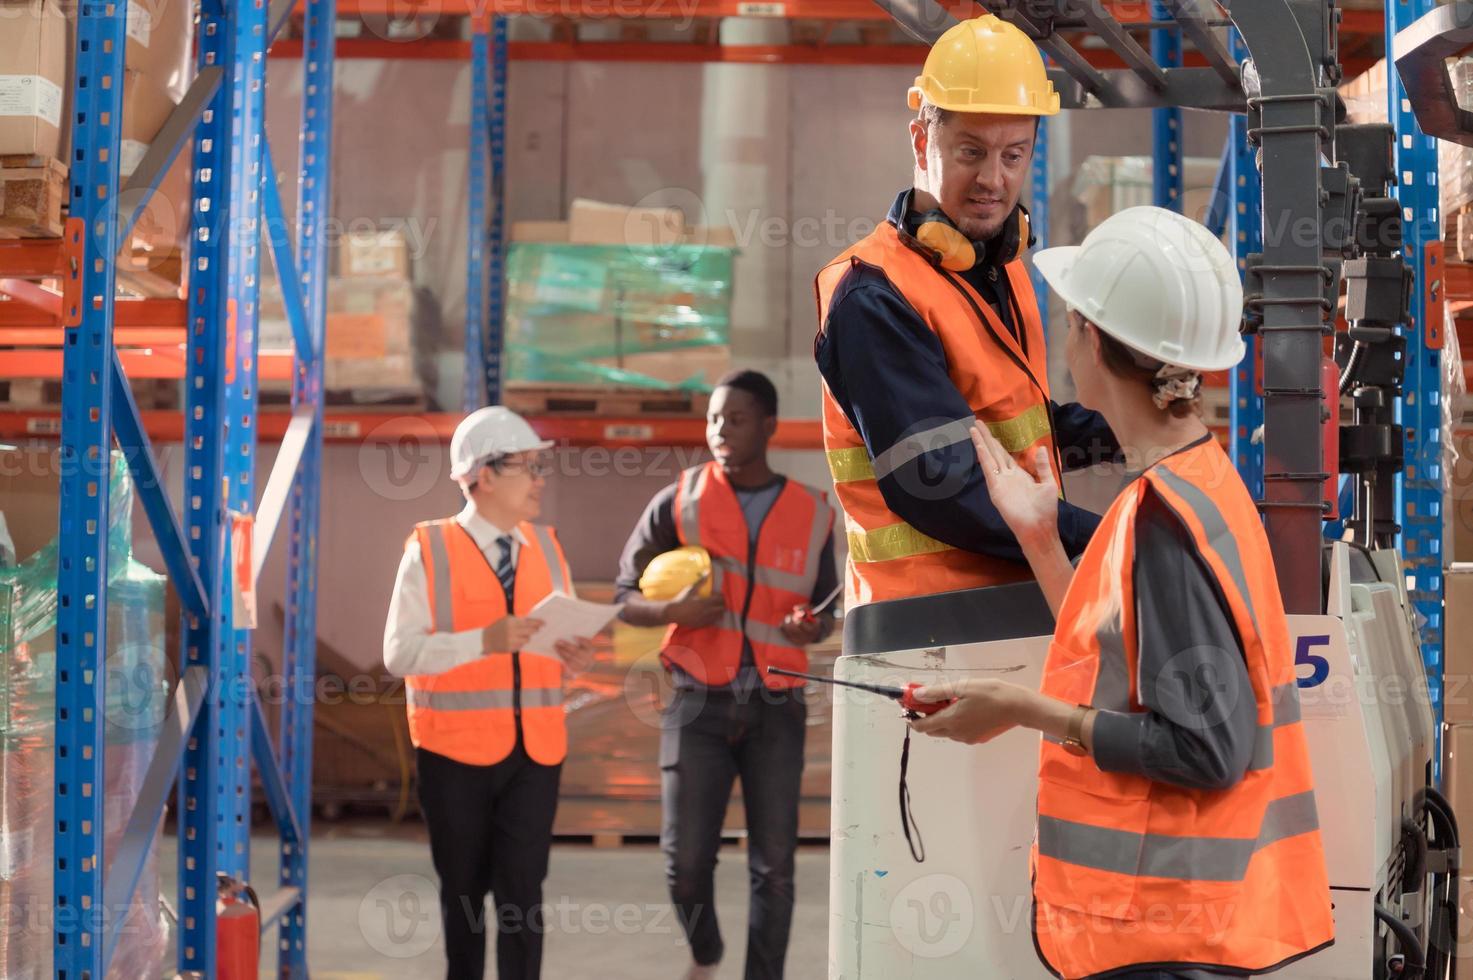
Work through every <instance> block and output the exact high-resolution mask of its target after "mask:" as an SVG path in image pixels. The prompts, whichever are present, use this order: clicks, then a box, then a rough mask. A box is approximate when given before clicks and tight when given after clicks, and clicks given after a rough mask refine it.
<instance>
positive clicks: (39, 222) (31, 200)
mask: <svg viewBox="0 0 1473 980" xmlns="http://www.w3.org/2000/svg"><path fill="white" fill-rule="evenodd" d="M66 177H67V169H66V164H64V163H62V162H61V161H59V160H53V159H51V158H50V157H39V156H0V238H60V237H61V233H62V230H63V228H64V227H65V225H66V215H65V205H66V198H67V180H66Z"/></svg>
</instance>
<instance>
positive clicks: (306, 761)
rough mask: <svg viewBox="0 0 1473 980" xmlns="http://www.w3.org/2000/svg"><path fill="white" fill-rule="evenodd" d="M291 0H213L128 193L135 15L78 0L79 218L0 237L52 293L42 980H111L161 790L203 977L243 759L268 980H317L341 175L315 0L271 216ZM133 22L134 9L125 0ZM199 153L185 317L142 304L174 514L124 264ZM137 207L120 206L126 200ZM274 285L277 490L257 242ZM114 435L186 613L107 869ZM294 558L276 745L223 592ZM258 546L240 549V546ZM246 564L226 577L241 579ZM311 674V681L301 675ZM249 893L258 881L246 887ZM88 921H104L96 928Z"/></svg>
mask: <svg viewBox="0 0 1473 980" xmlns="http://www.w3.org/2000/svg"><path fill="white" fill-rule="evenodd" d="M292 6H293V4H292V3H291V2H289V0H276V2H275V3H273V4H271V6H270V7H269V8H268V7H267V5H266V3H265V2H264V0H240V2H224V0H202V3H201V7H200V10H199V16H198V25H197V38H198V40H197V59H198V69H199V71H198V75H197V78H196V80H195V82H194V84H193V86H192V87H191V89H190V90H189V93H188V94H187V96H186V98H185V99H184V101H183V103H182V104H181V105H180V107H179V108H178V110H177V111H176V112H175V114H174V116H173V117H172V118H171V119H170V120H169V122H168V124H167V125H166V126H165V127H164V130H163V131H162V132H161V133H160V135H159V136H158V138H157V139H156V140H155V141H154V143H153V144H152V146H151V147H150V149H149V152H148V154H147V156H146V157H145V158H144V160H143V162H142V163H141V164H140V165H139V166H138V167H137V169H136V170H135V172H134V174H133V175H132V177H131V178H130V179H129V181H128V182H127V183H126V184H125V185H124V184H123V183H122V181H121V180H120V177H119V170H118V161H119V143H120V131H121V126H120V122H121V109H122V90H123V86H122V79H123V71H124V67H125V66H124V51H125V44H124V38H125V32H126V23H125V18H126V17H127V16H129V14H128V13H127V11H128V9H129V5H125V4H118V3H112V2H102V0H83V2H82V3H81V4H80V9H79V11H78V20H77V39H76V50H75V78H74V84H73V97H74V109H73V115H72V118H71V119H70V121H69V124H70V125H71V127H72V133H73V147H74V149H73V151H72V156H71V159H70V161H69V164H70V188H69V195H68V197H69V200H70V219H69V222H68V225H67V235H66V237H65V238H64V239H63V240H62V241H61V242H37V241H19V242H11V241H8V242H0V276H5V277H9V278H8V279H7V282H8V283H12V288H14V289H17V290H18V291H19V292H20V293H21V294H22V295H29V296H31V297H32V298H33V299H34V298H35V297H38V296H40V297H42V299H41V300H39V303H40V305H42V306H48V305H50V304H48V301H47V300H46V299H45V295H46V294H43V292H42V291H33V292H29V293H28V292H27V287H24V286H19V287H16V286H13V282H14V280H15V279H19V278H24V277H30V278H52V277H54V276H56V275H57V274H58V273H60V278H61V280H62V282H63V284H64V287H65V293H64V295H63V297H62V302H61V303H60V304H59V306H60V309H59V311H56V312H59V314H60V319H61V325H62V326H63V328H64V333H63V339H62V342H61V343H62V358H61V361H62V363H61V377H62V406H61V414H60V424H59V428H60V439H61V464H62V476H61V487H60V494H61V507H60V510H61V518H60V540H61V550H60V554H59V572H58V613H57V683H56V691H57V694H56V747H55V759H56V809H55V826H54V828H53V831H54V839H55V864H54V868H53V871H54V880H55V896H54V898H55V907H56V910H57V915H56V926H55V929H54V936H53V943H54V947H53V948H54V953H55V966H54V975H55V976H56V977H57V978H58V980H87V978H101V977H102V976H104V975H105V973H106V969H107V964H108V961H109V957H110V956H111V955H112V953H113V951H114V949H115V948H116V945H117V939H118V936H117V928H118V926H119V924H120V923H121V921H122V918H123V915H122V913H123V911H124V910H125V909H126V908H127V907H128V906H129V904H130V902H131V899H132V895H133V892H134V890H135V889H136V886H137V883H138V880H139V878H140V875H141V873H142V868H143V866H144V863H145V859H146V857H147V854H148V850H149V848H150V846H151V845H152V841H153V838H154V834H155V831H156V828H157V827H158V826H159V822H160V819H161V817H162V815H163V812H164V808H165V805H166V802H167V800H168V797H169V795H170V793H171V791H173V790H174V789H175V787H176V784H177V791H178V825H179V837H180V849H179V850H180V860H179V872H178V874H179V935H180V943H179V951H178V966H179V969H180V970H181V971H195V972H197V973H198V974H199V975H202V976H206V977H208V976H214V975H215V974H216V948H215V935H216V933H215V929H216V922H215V920H216V914H215V908H216V896H217V887H218V886H217V874H225V875H229V876H233V877H235V878H238V879H241V880H245V879H246V877H247V871H248V862H249V856H250V855H249V852H250V821H249V808H250V788H251V764H252V761H253V760H254V763H255V766H256V768H257V770H258V771H259V773H260V777H261V784H262V786H263V787H264V792H265V796H266V798H267V801H268V803H269V804H270V808H271V811H272V813H273V815H274V817H275V820H276V824H277V827H278V828H279V830H280V836H281V848H280V857H281V863H280V883H279V884H280V887H279V888H278V889H277V890H276V891H275V892H274V893H273V894H267V895H264V896H263V901H262V920H263V928H270V927H278V928H279V942H278V943H277V947H278V952H279V956H278V969H279V972H280V975H281V976H283V977H286V976H296V977H300V976H305V975H306V933H305V931H306V916H305V910H306V889H307V837H308V819H309V817H310V812H311V811H310V792H311V771H312V770H311V748H312V740H311V734H312V698H311V691H312V690H313V685H312V682H311V679H312V678H313V677H314V676H315V657H314V644H315V637H316V624H315V607H316V603H315V580H316V566H317V519H318V508H319V478H320V473H321V451H322V450H321V447H322V413H321V407H320V406H321V399H320V391H321V386H322V368H321V355H322V349H323V323H324V316H325V305H326V294H325V289H326V274H327V262H326V254H325V243H324V228H325V221H326V218H327V212H328V201H329V180H330V173H331V154H330V146H331V139H330V134H331V127H332V90H333V85H332V78H333V63H334V43H333V33H334V23H335V20H336V12H335V3H334V0H309V2H308V3H306V5H305V19H304V38H303V41H302V47H303V50H304V52H305V55H304V67H303V71H304V76H305V84H304V93H305V94H304V98H303V105H302V113H301V127H300V134H301V144H300V164H299V167H298V172H297V181H298V194H297V212H296V220H295V222H294V227H295V239H294V238H293V235H292V233H291V230H290V228H289V225H288V223H287V221H286V220H285V215H284V214H283V211H282V203H281V197H280V194H279V192H278V189H277V183H276V181H277V174H276V171H275V170H274V168H273V165H272V157H271V151H270V146H269V143H268V141H267V139H266V136H265V129H264V110H265V104H264V98H265V81H266V51H267V48H268V47H269V46H270V43H271V40H272V38H273V37H274V36H275V34H276V32H277V31H278V30H279V29H280V28H281V26H282V25H283V24H284V22H285V21H286V19H287V17H288V16H289V15H290V14H291V11H292ZM133 9H138V8H136V7H134V8H133ZM186 142H187V143H189V144H190V145H191V148H192V152H193V167H192V173H193V181H192V197H193V201H192V224H191V241H190V261H189V266H188V272H187V275H188V282H187V286H188V300H187V303H171V302H170V301H162V302H160V301H154V302H151V303H149V304H148V305H149V310H148V314H147V315H148V316H149V317H152V318H153V322H155V323H156V322H158V320H159V319H160V318H161V317H162V318H163V319H168V318H169V317H170V316H172V317H173V321H172V323H170V324H169V325H168V326H169V327H170V328H171V329H173V330H175V331H176V332H177V333H178V335H179V342H180V343H183V344H185V367H184V372H183V377H184V381H185V388H186V393H185V402H186V407H185V417H184V423H183V427H182V431H181V432H180V435H182V437H183V440H184V458H185V488H184V497H183V513H182V515H181V514H179V513H176V511H175V509H174V506H173V504H172V503H171V502H170V500H169V498H168V495H167V492H166V491H165V489H164V486H163V483H162V480H161V479H160V472H159V468H158V466H157V463H156V461H155V457H154V454H153V451H152V447H151V445H150V438H149V435H148V429H149V427H148V426H146V425H145V423H144V417H143V416H142V415H141V414H140V412H139V410H138V407H137V405H136V404H135V402H134V399H133V396H132V394H131V392H130V389H129V385H128V379H127V377H126V375H125V373H124V367H123V360H122V359H121V358H120V356H119V353H118V351H117V350H116V348H115V345H114V339H115V338H114V327H115V320H116V314H117V313H118V307H127V308H130V311H129V313H125V316H127V315H130V314H131V309H132V308H137V309H141V307H135V304H134V303H133V302H123V301H118V302H116V303H115V281H116V269H117V265H116V256H117V254H118V251H119V248H120V245H121V243H123V242H124V241H126V240H127V238H128V235H129V231H130V229H131V227H132V225H133V223H134V221H135V220H136V218H137V216H138V215H139V214H140V213H141V211H142V208H143V205H144V203H146V200H147V198H148V197H149V195H151V194H152V193H153V191H154V189H155V187H156V186H157V184H158V181H159V178H160V175H162V174H163V173H164V172H165V171H166V170H167V169H168V167H169V165H170V164H171V163H172V162H173V160H174V158H175V157H176V156H177V155H178V154H179V153H180V151H181V150H182V149H183V148H184V146H185V145H186ZM120 200H121V201H125V202H128V204H129V206H128V207H126V208H123V207H120V205H119V201H120ZM263 238H264V240H265V241H266V242H267V244H268V245H269V248H270V250H271V253H272V257H273V259H274V261H275V264H276V268H277V271H278V273H279V276H280V279H281V282H282V284H283V291H284V292H285V294H286V297H285V298H286V306H287V311H288V318H289V319H290V321H291V326H292V331H293V339H294V343H295V349H296V353H295V359H294V365H293V369H292V373H293V379H294V380H293V392H292V413H291V418H290V422H289V423H288V424H287V425H286V428H285V432H284V433H283V434H282V446H281V450H280V453H279V455H278V458H277V461H276V464H275V468H274V470H273V472H272V473H271V476H270V479H269V480H268V481H267V484H266V486H265V487H264V489H263V490H262V491H261V493H260V496H259V499H258V497H257V494H256V486H255V475H254V468H255V443H256V438H257V432H256V428H257V426H256V382H257V375H258V367H259V364H260V357H259V355H258V350H257V340H256V320H257V310H256V308H257V299H258V294H259V280H260V264H261V254H260V243H261V242H262V240H263ZM114 443H116V446H117V448H118V449H119V450H121V451H122V453H123V454H124V455H125V456H126V458H127V460H128V464H129V467H130V469H131V472H132V476H133V479H134V483H135V485H136V488H137V492H138V494H139V497H140V499H141V500H142V502H143V505H144V509H145V511H146V513H147V516H148V518H149V521H150V523H151V525H152V527H153V531H154V535H155V537H156V538H157V540H158V543H159V546H160V550H161V552H162V553H163V555H164V559H165V563H166V565H167V567H168V571H169V574H170V577H171V578H172V580H173V583H174V586H175V589H176V590H177V592H178V593H179V595H180V597H181V605H182V607H183V619H184V622H183V624H182V629H181V635H182V651H181V661H182V663H181V665H180V680H179V683H178V685H177V687H176V689H175V691H174V692H173V696H172V699H171V707H170V710H169V713H168V716H167V718H166V720H165V722H164V726H163V729H162V732H161V734H160V737H159V742H158V747H157V750H156V752H155V755H154V758H153V760H152V763H151V765H150V767H149V770H148V773H147V775H146V778H145V781H144V784H143V787H142V790H141V793H140V796H139V799H138V803H137V805H136V807H135V809H134V811H133V813H132V814H131V816H130V817H129V819H128V822H127V827H126V831H125V833H124V835H123V839H122V843H121V844H120V845H119V847H118V849H117V852H116V854H115V855H114V856H113V857H112V858H111V860H110V864H109V865H108V867H107V868H106V869H104V868H103V866H102V863H101V856H102V840H103V812H104V800H103V794H102V792H101V787H102V785H103V773H104V767H105V766H106V765H107V759H106V757H105V751H104V739H103V731H104V717H103V705H104V703H105V702H104V697H103V692H104V685H105V680H106V679H105V669H104V660H105V656H104V651H105V649H106V630H107V609H106V598H105V590H104V585H105V583H106V581H107V549H106V537H107V530H106V529H107V526H108V513H109V501H108V479H107V472H108V466H109V463H108V460H109V457H110V454H111V451H112V449H113V447H114ZM282 523H285V525H286V526H287V533H286V538H287V542H286V547H287V548H288V549H289V556H288V558H289V560H288V579H289V580H288V586H287V588H288V592H287V605H288V610H287V616H286V628H285V637H284V641H283V644H284V657H285V674H286V681H287V683H286V684H285V685H284V687H285V690H287V691H288V692H291V693H292V694H293V695H294V696H289V697H288V698H287V699H286V701H285V703H284V705H283V707H282V711H281V717H280V730H279V731H278V732H277V733H276V737H275V739H274V742H275V745H274V746H273V739H272V737H271V733H270V732H268V731H267V730H266V727H265V722H264V716H263V714H262V711H261V707H260V704H259V703H258V702H257V700H256V697H255V695H254V693H253V690H254V688H253V685H252V684H251V675H250V671H249V670H248V667H247V665H248V663H249V658H250V648H251V631H250V629H249V626H250V624H248V623H246V622H242V621H240V620H238V619H237V617H236V612H235V607H236V602H235V601H234V597H235V592H236V587H237V586H238V585H240V584H242V582H243V581H244V580H245V577H246V576H245V574H244V571H243V569H245V568H249V569H250V572H251V576H250V577H251V580H254V573H255V572H258V571H259V569H260V567H261V564H262V562H263V559H264V557H265V553H266V551H267V549H268V548H269V546H270V544H271V540H272V537H273V536H274V532H275V530H276V528H277V526H278V525H279V524H282ZM242 546H248V547H249V549H250V552H249V555H246V554H244V553H240V554H237V553H235V550H236V549H238V548H241V547H242ZM237 567H238V568H241V569H242V571H240V572H237V573H235V574H232V568H237ZM303 681H305V683H302V682H303ZM258 884H259V883H258ZM96 910H101V913H102V914H100V915H99V914H97V912H96Z"/></svg>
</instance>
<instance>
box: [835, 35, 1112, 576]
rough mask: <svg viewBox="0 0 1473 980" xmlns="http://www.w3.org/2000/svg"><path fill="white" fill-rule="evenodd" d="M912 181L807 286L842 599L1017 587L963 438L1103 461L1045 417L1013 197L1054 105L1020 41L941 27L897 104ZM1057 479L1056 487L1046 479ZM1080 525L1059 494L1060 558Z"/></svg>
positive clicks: (1043, 366)
mask: <svg viewBox="0 0 1473 980" xmlns="http://www.w3.org/2000/svg"><path fill="white" fill-rule="evenodd" d="M909 105H910V108H911V109H912V110H915V111H916V113H917V115H916V117H915V118H914V119H913V120H912V121H911V123H910V139H911V149H912V152H913V156H914V162H915V168H914V186H913V187H912V188H910V189H907V190H905V191H904V192H902V193H901V194H900V195H899V196H898V197H897V198H896V200H895V202H894V204H893V205H892V207H891V209H890V213H889V215H888V216H887V218H886V220H885V221H884V222H882V223H881V224H880V226H879V227H878V228H877V229H876V230H875V231H874V232H872V233H871V234H870V235H868V236H866V237H865V238H864V239H863V240H862V241H860V242H859V243H858V244H856V245H855V246H853V247H852V248H850V249H848V250H847V251H845V252H844V253H843V254H842V255H840V256H839V257H838V258H836V259H835V260H834V261H833V262H831V263H830V264H829V265H828V266H826V267H825V268H824V269H823V270H822V271H821V272H819V274H818V279H817V282H816V284H815V285H816V289H817V297H818V314H819V331H818V336H817V338H816V340H815V342H814V356H815V359H816V360H817V362H818V368H819V372H820V374H821V375H822V376H823V382H824V386H823V430H824V448H825V449H826V450H827V451H828V460H829V469H830V471H831V473H832V475H833V478H834V483H835V491H836V493H837V494H838V497H839V502H840V503H841V504H842V505H843V508H844V513H845V517H846V526H847V530H848V539H849V583H848V584H849V589H850V600H851V601H852V602H856V603H866V602H873V601H879V600H886V599H896V598H901V597H905V596H913V595H917V594H930V593H937V592H948V591H953V590H957V589H967V588H976V587H980V586H988V585H999V584H1003V583H1006V582H1014V581H1019V580H1023V579H1027V578H1029V577H1030V573H1029V569H1028V565H1027V563H1026V562H1025V561H1024V560H1023V554H1022V551H1021V550H1020V549H1019V547H1018V543H1017V539H1016V538H1015V536H1014V535H1013V533H1012V532H1011V531H1010V530H1009V529H1008V526H1007V524H1006V522H1005V521H1003V520H1002V518H1001V517H1000V516H999V514H998V511H997V508H996V507H995V506H993V503H992V501H991V499H990V498H989V496H988V492H987V484H986V481H985V480H984V479H983V477H982V474H981V472H980V471H979V470H978V467H977V465H976V459H975V456H974V454H973V453H972V451H971V443H970V437H969V435H968V433H969V432H970V430H971V427H972V425H973V423H974V422H981V423H983V424H985V425H986V426H987V427H988V429H989V430H990V431H991V432H992V434H993V436H994V438H996V439H997V440H998V441H999V442H1000V443H1001V444H1002V446H1003V447H1004V448H1005V449H1006V450H1007V451H1008V452H1009V453H1011V454H1012V455H1013V456H1014V457H1015V458H1017V459H1018V460H1019V461H1020V462H1021V464H1022V465H1025V466H1029V467H1031V466H1033V465H1034V461H1035V452H1034V450H1035V449H1036V448H1038V447H1042V448H1044V449H1045V450H1046V457H1047V459H1048V465H1049V467H1050V468H1051V469H1052V470H1054V475H1055V477H1056V478H1057V477H1058V476H1059V473H1060V472H1061V471H1062V470H1065V469H1069V468H1073V467H1076V466H1081V465H1087V464H1089V463H1091V462H1096V461H1098V460H1100V459H1103V458H1109V457H1113V456H1114V455H1115V454H1116V452H1117V451H1118V446H1117V444H1116V441H1115V439H1114V437H1113V436H1112V435H1111V434H1110V431H1109V427H1108V426H1107V425H1106V424H1105V423H1104V420H1103V419H1102V418H1101V417H1100V416H1099V415H1098V414H1097V413H1095V412H1091V411H1088V410H1085V409H1083V408H1080V407H1079V406H1078V405H1063V406H1060V405H1056V404H1055V403H1054V402H1053V401H1052V399H1051V398H1050V396H1049V386H1048V363H1047V357H1046V354H1045V350H1044V329H1043V323H1042V320H1041V318H1040V316H1039V310H1038V301H1037V299H1036V298H1035V296H1034V293H1033V287H1032V285H1031V283H1030V281H1029V276H1028V272H1027V270H1026V269H1025V268H1024V265H1023V262H1022V256H1023V254H1024V252H1025V251H1026V249H1027V247H1028V245H1029V244H1030V241H1031V238H1030V235H1029V230H1028V212H1027V211H1026V209H1024V208H1023V206H1022V205H1021V204H1020V203H1019V198H1020V197H1021V194H1022V189H1023V184H1024V182H1025V180H1026V179H1027V176H1028V173H1029V166H1030V163H1031V161H1032V157H1033V144H1034V139H1035V137H1036V135H1037V131H1038V124H1039V120H1040V117H1043V116H1050V115H1053V114H1055V113H1057V112H1058V111H1059V97H1058V95H1057V94H1056V93H1055V92H1054V90H1053V85H1052V83H1051V82H1050V81H1049V79H1048V74H1047V71H1046V70H1045V68H1044V64H1043V59H1042V57H1041V56H1040V55H1039V53H1038V49H1037V48H1036V47H1034V45H1033V42H1032V41H1030V40H1029V39H1028V37H1027V36H1026V35H1024V34H1023V33H1022V32H1021V31H1019V30H1018V29H1017V28H1016V27H1013V26H1012V25H1011V24H1008V23H1005V22H1004V21H1001V20H999V19H998V18H997V17H994V16H992V15H990V14H989V15H984V16H981V17H977V18H975V19H972V20H968V21H965V22H963V23H961V24H958V25H957V26H955V27H953V28H952V29H951V30H949V31H947V32H946V34H944V35H943V36H942V37H941V39H940V40H939V41H937V43H936V45H935V46H934V47H933V48H932V49H931V52H930V54H929V55H928V57H927V58H926V64H925V68H924V70H923V72H922V74H921V75H920V76H919V77H918V78H916V81H915V85H914V86H912V88H911V89H910V93H909ZM1059 482H1060V485H1062V480H1060V481H1059ZM1098 522H1099V519H1098V517H1097V516H1096V515H1094V514H1091V513H1089V512H1087V511H1083V510H1080V509H1078V508H1076V507H1074V506H1072V505H1070V504H1068V503H1067V502H1065V501H1063V500H1061V501H1060V503H1059V521H1058V526H1059V531H1060V535H1061V537H1062V540H1063V542H1064V546H1065V549H1066V550H1067V552H1068V553H1069V554H1070V555H1071V556H1075V555H1078V554H1079V553H1080V552H1082V551H1083V550H1084V546H1085V544H1086V543H1087V542H1088V541H1089V538H1090V536H1091V534H1092V533H1093V532H1094V529H1095V527H1096V525H1097V524H1098Z"/></svg>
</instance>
